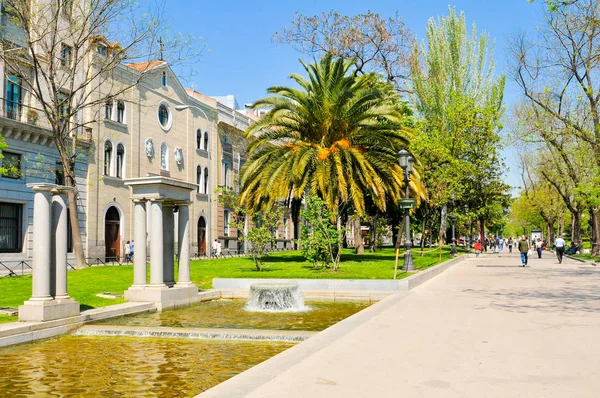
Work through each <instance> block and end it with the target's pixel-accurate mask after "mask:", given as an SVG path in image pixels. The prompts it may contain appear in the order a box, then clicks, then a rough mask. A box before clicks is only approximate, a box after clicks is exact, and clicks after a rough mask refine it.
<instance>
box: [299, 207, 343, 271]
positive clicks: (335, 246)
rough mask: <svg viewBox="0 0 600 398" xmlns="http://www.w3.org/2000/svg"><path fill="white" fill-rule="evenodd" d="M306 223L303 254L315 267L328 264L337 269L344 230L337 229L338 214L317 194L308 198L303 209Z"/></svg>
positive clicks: (302, 233)
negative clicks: (330, 209)
mask: <svg viewBox="0 0 600 398" xmlns="http://www.w3.org/2000/svg"><path fill="white" fill-rule="evenodd" d="M301 215H302V219H303V220H304V224H303V225H302V230H301V232H300V247H301V252H302V255H303V256H304V257H305V258H306V260H308V261H310V262H311V263H312V264H313V265H314V266H315V267H318V266H319V263H321V264H323V265H324V264H328V265H330V266H331V269H332V271H337V270H338V268H339V262H340V251H339V242H340V240H341V237H342V234H343V232H339V231H338V230H337V226H336V225H335V223H333V222H332V220H335V219H336V217H337V214H336V213H335V212H331V211H329V210H327V204H326V203H325V201H324V200H322V199H320V198H318V197H316V196H308V197H307V198H306V208H304V209H303V210H302V211H301Z"/></svg>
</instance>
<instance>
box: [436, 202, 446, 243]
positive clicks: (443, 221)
mask: <svg viewBox="0 0 600 398" xmlns="http://www.w3.org/2000/svg"><path fill="white" fill-rule="evenodd" d="M447 215H448V204H447V203H444V205H443V206H442V211H441V217H440V232H439V235H438V244H439V245H440V246H441V245H442V244H443V243H444V242H445V241H446V229H447V227H446V222H447V220H446V218H447V217H446V216H447Z"/></svg>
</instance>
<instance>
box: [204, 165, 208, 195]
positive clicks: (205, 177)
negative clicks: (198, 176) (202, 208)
mask: <svg viewBox="0 0 600 398" xmlns="http://www.w3.org/2000/svg"><path fill="white" fill-rule="evenodd" d="M203 182H204V193H205V194H208V167H207V168H205V169H204V181H203Z"/></svg>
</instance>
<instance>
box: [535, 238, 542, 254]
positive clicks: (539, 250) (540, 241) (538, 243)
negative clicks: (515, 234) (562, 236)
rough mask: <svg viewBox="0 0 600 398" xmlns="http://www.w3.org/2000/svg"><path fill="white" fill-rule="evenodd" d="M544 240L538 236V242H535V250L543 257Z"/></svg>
mask: <svg viewBox="0 0 600 398" xmlns="http://www.w3.org/2000/svg"><path fill="white" fill-rule="evenodd" d="M542 246H543V244H542V240H541V239H540V238H537V242H535V250H536V251H537V255H538V258H542Z"/></svg>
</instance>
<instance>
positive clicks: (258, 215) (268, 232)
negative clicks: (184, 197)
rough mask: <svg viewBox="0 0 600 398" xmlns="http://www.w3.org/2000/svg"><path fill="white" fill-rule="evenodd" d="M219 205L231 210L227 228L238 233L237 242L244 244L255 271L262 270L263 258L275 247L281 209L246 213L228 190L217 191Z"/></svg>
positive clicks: (281, 213)
mask: <svg viewBox="0 0 600 398" xmlns="http://www.w3.org/2000/svg"><path fill="white" fill-rule="evenodd" d="M217 194H218V195H219V201H220V203H221V204H222V205H223V206H225V207H228V208H229V209H231V213H230V215H231V218H230V220H229V226H231V227H233V228H235V229H236V230H237V232H238V242H239V243H240V244H241V243H244V245H246V246H245V247H246V248H247V249H248V252H249V253H250V255H251V256H252V260H253V261H254V266H255V267H256V270H257V271H262V269H263V258H264V257H265V256H267V255H268V254H269V252H270V251H271V250H272V249H273V248H274V247H275V245H276V241H275V233H274V231H276V230H277V228H279V226H280V224H281V217H282V216H283V209H282V208H280V207H276V208H272V209H270V210H265V211H256V212H253V213H248V212H247V211H246V209H245V208H244V207H243V206H242V205H241V204H240V201H239V198H238V196H236V195H235V194H234V193H233V191H231V190H229V189H218V190H217ZM249 217H250V218H252V221H253V222H252V225H250V226H249V227H248V229H247V230H248V232H247V233H245V231H246V223H247V222H248V221H249Z"/></svg>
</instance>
